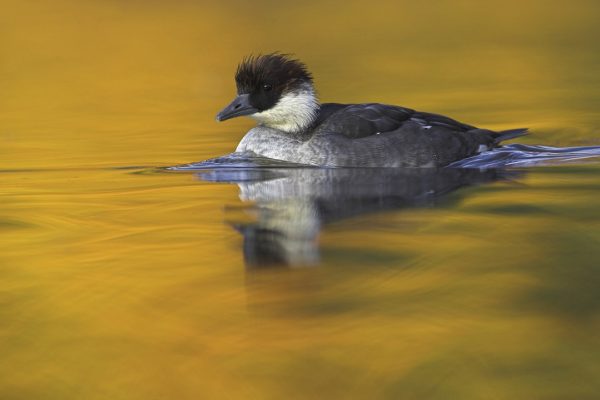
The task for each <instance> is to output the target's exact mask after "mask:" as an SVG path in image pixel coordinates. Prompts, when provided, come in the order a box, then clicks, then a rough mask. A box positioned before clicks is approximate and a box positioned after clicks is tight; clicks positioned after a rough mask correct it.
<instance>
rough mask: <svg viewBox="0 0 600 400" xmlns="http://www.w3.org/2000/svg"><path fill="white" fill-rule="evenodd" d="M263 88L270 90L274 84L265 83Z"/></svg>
mask: <svg viewBox="0 0 600 400" xmlns="http://www.w3.org/2000/svg"><path fill="white" fill-rule="evenodd" d="M263 89H264V90H265V92H268V91H269V90H271V89H273V86H271V84H270V83H265V84H263Z"/></svg>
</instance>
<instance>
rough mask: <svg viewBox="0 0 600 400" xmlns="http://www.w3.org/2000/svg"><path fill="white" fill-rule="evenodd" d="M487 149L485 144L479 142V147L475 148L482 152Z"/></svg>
mask: <svg viewBox="0 0 600 400" xmlns="http://www.w3.org/2000/svg"><path fill="white" fill-rule="evenodd" d="M488 150H489V148H488V147H487V146H486V145H485V144H480V145H479V147H478V148H477V152H478V153H483V152H484V151H488Z"/></svg>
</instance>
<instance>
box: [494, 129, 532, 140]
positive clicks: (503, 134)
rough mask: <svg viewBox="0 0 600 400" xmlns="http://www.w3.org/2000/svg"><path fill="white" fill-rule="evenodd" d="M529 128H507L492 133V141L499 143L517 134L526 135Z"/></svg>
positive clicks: (517, 135)
mask: <svg viewBox="0 0 600 400" xmlns="http://www.w3.org/2000/svg"><path fill="white" fill-rule="evenodd" d="M528 130H529V128H517V129H508V130H505V131H500V132H495V133H494V143H495V144H499V143H500V142H503V141H505V140H509V139H514V138H516V137H519V136H524V135H527V131H528Z"/></svg>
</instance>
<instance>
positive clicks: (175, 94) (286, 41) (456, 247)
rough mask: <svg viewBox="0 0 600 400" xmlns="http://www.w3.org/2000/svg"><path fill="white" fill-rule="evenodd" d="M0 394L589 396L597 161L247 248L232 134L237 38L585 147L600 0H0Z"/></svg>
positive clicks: (235, 131) (235, 129) (380, 92)
mask: <svg viewBox="0 0 600 400" xmlns="http://www.w3.org/2000/svg"><path fill="white" fill-rule="evenodd" d="M0 6H1V7H2V10H3V11H2V13H0V49H1V53H0V91H1V93H2V95H1V96H0V139H1V142H2V145H1V146H0V168H1V171H0V172H2V173H1V174H0V176H2V184H1V185H0V194H1V199H2V208H1V210H0V235H1V240H0V277H1V278H2V287H1V288H0V321H1V322H0V354H2V360H1V361H0V398H2V399H159V398H161V399H163V398H164V399H171V398H173V399H197V398H202V399H213V398H214V399H222V398H232V399H238V398H257V399H271V398H272V399H281V398H292V399H294V398H297V399H305V398H390V399H396V398H408V399H410V398H414V399H449V398H459V399H481V398H489V399H519V398H522V399H532V398H576V399H585V398H590V399H591V398H595V396H597V393H598V392H600V387H599V385H598V383H597V382H599V381H600V379H598V377H599V376H600V371H599V367H598V363H597V359H598V357H599V356H600V343H599V342H598V341H599V339H598V338H597V335H596V332H597V331H598V328H599V326H598V325H599V319H598V307H599V306H600V301H599V299H598V295H597V287H598V279H599V274H598V268H597V265H596V264H597V262H596V261H597V260H598V258H599V256H600V252H599V249H600V246H599V244H600V243H599V242H600V216H599V215H598V211H597V210H598V200H597V199H598V194H599V193H598V190H599V188H600V181H599V179H598V176H599V175H598V172H599V168H598V167H597V166H587V167H569V168H567V167H563V168H551V169H548V170H536V171H534V172H531V173H529V174H527V175H526V176H524V177H523V178H520V179H518V180H517V181H516V182H495V183H492V184H490V185H487V186H483V187H478V188H470V189H465V190H462V191H459V192H455V193H453V194H451V195H450V197H449V198H448V199H447V200H446V201H444V202H442V204H441V205H440V206H439V207H431V208H419V209H404V210H396V211H390V212H385V213H381V214H376V215H360V216H357V217H355V218H351V219H346V220H341V221H337V222H333V223H332V224H330V225H328V226H326V227H325V229H324V230H323V231H322V232H321V234H320V236H319V237H318V239H317V240H318V245H319V248H320V257H321V263H320V265H319V266H316V267H311V268H296V269H285V268H272V269H246V266H245V264H244V257H243V253H242V249H241V246H242V238H241V236H240V235H239V234H238V233H237V232H236V231H235V230H234V229H232V228H231V227H230V226H229V225H227V224H225V223H223V221H224V220H226V219H228V211H227V210H225V209H224V206H225V205H227V206H231V207H233V208H235V207H239V206H240V203H239V200H238V188H237V187H236V186H234V185H226V184H209V183H203V182H199V181H198V180H197V179H196V177H194V176H192V175H190V174H172V173H171V174H168V173H162V172H157V171H154V170H152V169H151V168H132V169H119V168H117V167H136V166H165V165H173V164H179V163H183V162H190V161H197V160H201V159H205V158H208V157H213V156H217V155H220V154H224V153H227V152H229V151H231V150H232V149H233V148H234V147H235V144H236V143H237V141H238V140H239V138H240V137H241V136H242V135H243V133H244V132H245V131H246V130H247V129H248V127H249V126H251V122H249V121H245V120H238V121H236V120H233V121H228V122H227V123H222V124H218V123H216V122H215V121H214V114H215V113H216V112H217V111H218V110H219V109H220V108H221V107H222V106H223V105H224V104H226V103H227V101H228V100H230V97H231V96H232V94H233V93H234V83H233V79H232V73H233V71H234V68H235V65H236V63H237V62H238V60H239V59H240V58H241V57H242V56H243V55H245V54H247V53H249V52H259V51H272V50H282V51H288V52H293V53H295V54H296V55H298V57H300V58H301V59H303V60H305V61H306V62H307V63H308V64H309V66H310V67H311V69H312V70H313V72H314V74H315V77H316V83H317V85H318V89H319V92H320V94H321V97H322V99H323V100H325V101H340V102H355V101H380V102H389V103H396V104H402V105H406V106H409V107H414V108H419V109H423V110H428V111H435V112H441V113H447V114H451V115H452V116H455V117H457V118H459V119H461V120H464V121H465V122H468V123H473V124H479V125H483V126H486V127H491V128H511V127H519V126H530V127H532V128H534V129H533V133H534V134H533V135H532V136H531V137H530V138H526V139H525V141H527V142H528V143H542V144H548V145H580V144H599V143H600V142H599V136H598V134H597V132H598V126H600V114H599V113H598V105H599V103H598V94H599V93H600V81H599V79H600V78H599V77H598V74H597V71H598V69H599V68H598V67H599V64H600V51H599V50H600V43H599V42H598V40H597V38H598V37H599V34H600V32H599V30H600V26H599V25H598V24H597V20H598V15H599V12H600V5H598V4H597V3H596V2H593V1H583V0H581V1H575V2H570V3H569V4H566V3H565V4H560V3H549V2H544V1H528V2H525V3H523V2H506V1H491V2H485V3H482V2H474V1H460V2H455V1H440V2H435V4H434V3H423V4H417V3H414V2H408V3H398V2H391V1H390V2H378V3H368V4H366V3H364V2H358V1H355V2H347V3H344V4H343V5H342V4H341V3H337V2H302V3H294V4H291V3H283V2H272V1H256V2H251V3H246V2H241V1H230V2H227V4H223V3H219V2H207V1H206V2H205V1H193V0H189V1H183V0H182V1H170V2H159V1H147V2H142V1H93V0H88V1H65V0H58V1H53V2H41V1H11V0H2V1H1V2H0Z"/></svg>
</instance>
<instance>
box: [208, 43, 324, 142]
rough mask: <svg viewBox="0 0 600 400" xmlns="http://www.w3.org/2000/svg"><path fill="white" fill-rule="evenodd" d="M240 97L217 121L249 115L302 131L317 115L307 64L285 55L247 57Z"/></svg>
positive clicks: (238, 78)
mask: <svg viewBox="0 0 600 400" xmlns="http://www.w3.org/2000/svg"><path fill="white" fill-rule="evenodd" d="M235 82H236V84H237V93H238V96H237V97H236V98H235V99H234V100H233V101H232V102H231V104H229V105H228V106H227V107H225V108H224V109H223V110H222V111H221V112H220V113H219V114H217V121H225V120H227V119H230V118H235V117H240V116H242V115H247V116H250V117H252V118H254V119H255V120H257V121H258V122H259V123H261V124H263V125H265V126H268V127H270V128H274V129H279V130H282V131H286V132H299V131H302V130H303V129H306V128H307V127H308V126H310V125H311V124H312V123H313V121H314V120H315V118H316V116H317V111H318V109H319V102H318V100H317V97H316V95H315V90H314V88H313V81H312V76H311V74H310V72H308V70H307V68H306V66H305V65H304V64H303V63H302V62H300V61H298V60H295V59H293V58H290V57H289V56H287V55H285V54H279V53H274V54H266V55H259V56H250V57H246V58H245V59H244V60H242V62H241V63H240V64H239V65H238V68H237V71H236V74H235Z"/></svg>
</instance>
